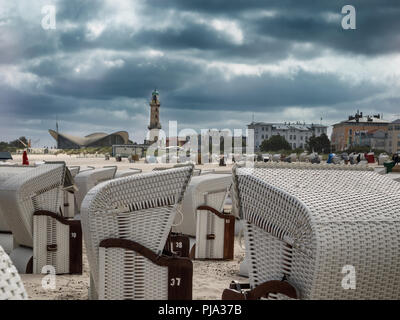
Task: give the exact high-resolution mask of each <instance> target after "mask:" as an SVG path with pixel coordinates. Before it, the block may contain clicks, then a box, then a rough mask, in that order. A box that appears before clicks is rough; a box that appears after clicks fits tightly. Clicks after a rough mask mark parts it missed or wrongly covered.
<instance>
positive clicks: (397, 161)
mask: <svg viewBox="0 0 400 320" xmlns="http://www.w3.org/2000/svg"><path fill="white" fill-rule="evenodd" d="M392 160H393V162H394V164H395V165H396V164H398V163H399V162H400V157H399V154H398V153H395V154H393V156H392Z"/></svg>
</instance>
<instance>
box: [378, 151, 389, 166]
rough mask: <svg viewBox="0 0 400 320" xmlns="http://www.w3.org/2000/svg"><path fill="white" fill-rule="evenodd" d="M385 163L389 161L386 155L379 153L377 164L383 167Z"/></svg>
mask: <svg viewBox="0 0 400 320" xmlns="http://www.w3.org/2000/svg"><path fill="white" fill-rule="evenodd" d="M386 161H389V156H388V155H387V154H386V153H381V154H380V155H379V158H378V164H379V165H380V166H383V164H384V163H385V162H386Z"/></svg>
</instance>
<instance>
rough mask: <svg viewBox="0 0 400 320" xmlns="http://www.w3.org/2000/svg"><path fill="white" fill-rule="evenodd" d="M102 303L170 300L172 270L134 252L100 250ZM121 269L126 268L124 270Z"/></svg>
mask: <svg viewBox="0 0 400 320" xmlns="http://www.w3.org/2000/svg"><path fill="white" fill-rule="evenodd" d="M99 257H100V272H99V273H100V281H99V299H100V300H166V299H167V298H168V267H162V266H158V265H156V264H154V263H153V262H152V261H150V260H148V259H146V258H145V257H143V256H141V255H139V254H136V253H135V252H134V251H130V250H125V249H122V248H100V252H99ZM121 266H124V268H123V270H121Z"/></svg>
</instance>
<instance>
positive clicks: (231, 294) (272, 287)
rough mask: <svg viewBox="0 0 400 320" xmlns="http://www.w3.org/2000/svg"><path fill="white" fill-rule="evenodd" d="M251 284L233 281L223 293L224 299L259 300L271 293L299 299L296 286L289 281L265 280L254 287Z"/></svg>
mask: <svg viewBox="0 0 400 320" xmlns="http://www.w3.org/2000/svg"><path fill="white" fill-rule="evenodd" d="M247 288H250V286H249V284H239V283H237V282H232V283H231V285H230V287H229V289H225V290H224V292H223V293H222V300H257V299H260V298H267V297H268V295H269V294H270V293H272V294H283V295H285V296H287V297H289V298H291V299H297V298H298V294H297V290H296V288H295V287H294V286H293V285H291V284H290V283H289V282H287V281H279V280H271V281H267V282H264V283H262V284H260V285H258V286H257V287H255V288H254V289H247Z"/></svg>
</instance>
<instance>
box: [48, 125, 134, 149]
mask: <svg viewBox="0 0 400 320" xmlns="http://www.w3.org/2000/svg"><path fill="white" fill-rule="evenodd" d="M49 133H50V135H51V136H52V137H53V138H54V139H55V140H56V141H57V148H58V149H80V148H88V147H111V146H112V145H114V144H128V143H129V142H130V141H129V134H128V132H126V131H118V132H114V133H111V134H107V133H103V132H97V133H92V134H89V135H87V136H85V137H76V136H72V135H69V134H64V133H60V132H56V131H54V130H49Z"/></svg>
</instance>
